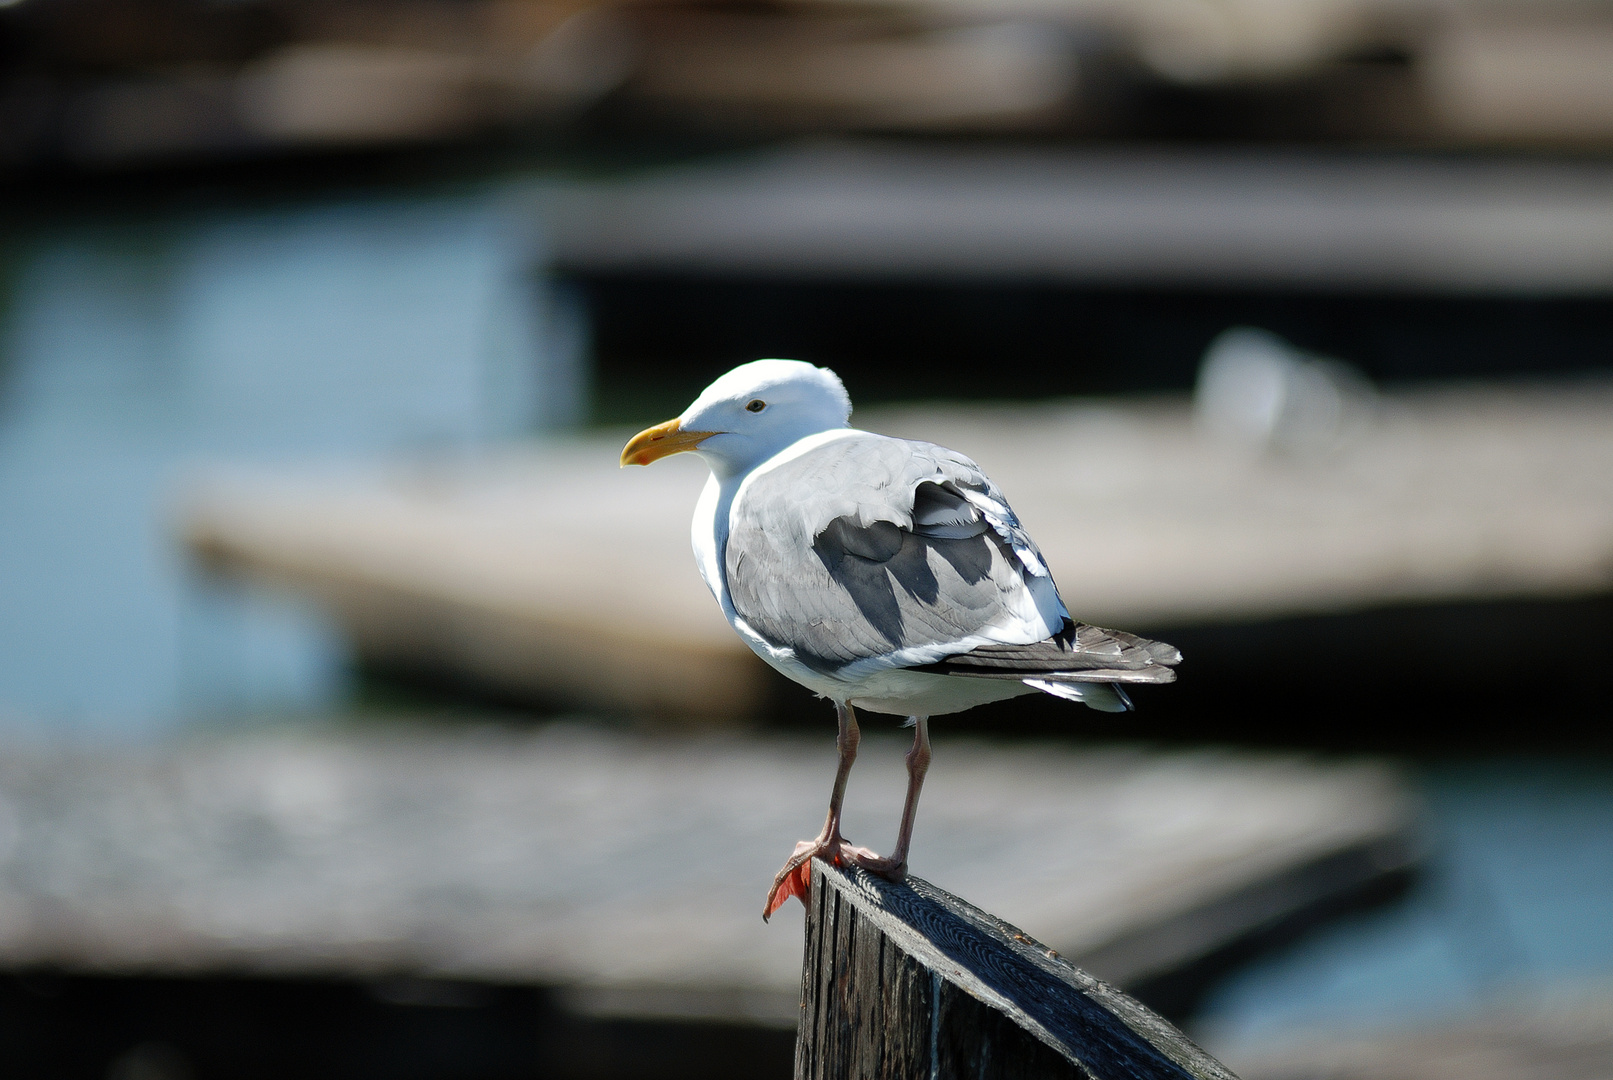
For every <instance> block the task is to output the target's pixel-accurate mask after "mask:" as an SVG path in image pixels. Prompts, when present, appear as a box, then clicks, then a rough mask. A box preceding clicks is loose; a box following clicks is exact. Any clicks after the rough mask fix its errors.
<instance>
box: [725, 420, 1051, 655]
mask: <svg viewBox="0 0 1613 1080" xmlns="http://www.w3.org/2000/svg"><path fill="white" fill-rule="evenodd" d="M982 504H985V506H986V507H987V508H986V509H984V510H983V509H982V508H981V505H982ZM1021 549H1026V550H1029V551H1030V552H1032V553H1034V557H1035V558H1036V559H1037V560H1040V557H1041V556H1040V552H1036V550H1035V546H1034V545H1033V544H1031V542H1030V538H1029V537H1028V536H1025V535H1024V531H1023V529H1021V528H1020V527H1019V522H1018V519H1017V518H1014V517H1013V513H1012V511H1011V510H1008V508H1007V502H1006V501H1005V500H1004V499H1003V498H1002V495H1001V494H1000V493H999V492H998V491H997V490H996V488H995V487H994V486H993V485H992V483H991V481H990V480H988V479H987V478H986V476H985V474H984V473H982V472H981V471H980V468H979V466H977V465H975V463H974V462H972V461H970V460H969V459H968V458H965V457H963V456H962V455H960V454H956V453H954V452H952V451H950V450H947V449H944V448H942V447H939V446H933V445H931V444H929V443H920V442H910V441H907V440H904V439H891V438H886V437H884V436H880V435H872V434H868V433H857V434H855V435H851V436H848V437H846V438H843V439H837V440H834V441H832V442H829V443H826V444H824V445H823V446H820V447H817V448H815V449H813V450H811V451H808V452H807V453H805V454H802V455H800V456H798V457H796V458H794V459H792V460H790V461H787V462H785V463H784V464H782V465H779V466H777V467H775V468H772V469H770V470H768V471H766V472H764V473H760V474H758V475H754V476H753V477H752V478H751V479H750V480H749V481H747V483H746V487H745V489H744V493H743V495H742V497H741V499H740V500H738V501H737V502H736V503H735V507H734V510H733V512H732V515H731V519H730V528H729V534H728V543H727V548H726V551H725V552H724V568H725V573H726V575H727V584H728V593H729V597H730V599H731V600H732V602H733V605H734V610H735V612H736V613H737V614H738V615H739V616H740V617H741V618H742V619H744V620H745V622H746V623H747V624H748V625H749V626H750V627H751V629H753V630H754V631H755V632H756V633H758V634H759V635H761V637H762V638H763V639H764V640H765V641H767V642H768V643H770V644H772V645H774V646H775V647H783V648H789V649H792V650H794V652H795V655H796V656H797V658H798V659H800V660H801V661H802V662H803V663H805V664H807V665H808V666H810V667H812V668H814V669H816V670H819V671H823V672H834V671H836V670H839V669H841V668H844V667H845V666H846V665H848V664H852V663H855V662H857V661H859V660H865V659H870V658H873V657H880V656H887V655H889V654H891V653H894V652H897V651H899V650H902V649H905V648H911V647H921V646H925V645H930V644H940V645H942V646H943V647H944V646H945V645H946V644H947V643H952V642H961V641H963V640H964V639H966V638H969V637H970V636H972V635H975V634H978V633H980V632H981V631H982V630H984V629H986V628H987V627H989V626H990V625H991V624H992V623H993V621H994V620H997V619H1000V618H1001V617H1002V615H1003V612H1004V610H1005V605H1004V598H1005V596H1007V595H1009V594H1010V593H1014V592H1016V591H1020V590H1023V589H1024V588H1025V581H1024V576H1023V574H1024V566H1023V562H1024V559H1023V556H1022V555H1021V554H1020V552H1021Z"/></svg>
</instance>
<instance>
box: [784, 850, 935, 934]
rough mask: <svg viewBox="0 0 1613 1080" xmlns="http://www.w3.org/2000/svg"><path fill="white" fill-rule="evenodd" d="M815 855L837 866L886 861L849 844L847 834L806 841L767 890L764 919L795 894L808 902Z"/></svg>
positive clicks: (862, 864) (787, 861) (802, 901)
mask: <svg viewBox="0 0 1613 1080" xmlns="http://www.w3.org/2000/svg"><path fill="white" fill-rule="evenodd" d="M815 858H822V859H824V860H826V861H828V862H830V863H833V864H834V865H836V866H839V865H841V863H842V862H851V863H854V864H855V865H857V866H865V865H866V864H867V863H869V862H874V863H879V862H882V861H885V860H881V859H880V857H879V856H878V855H875V854H874V853H873V852H872V851H869V850H868V849H867V848H861V847H857V846H855V845H854V844H848V843H847V842H846V840H845V838H844V837H840V836H827V837H826V836H820V837H818V838H817V839H816V840H802V841H801V842H800V843H798V844H796V845H795V853H794V854H792V855H791V856H790V857H789V859H787V860H786V861H785V863H784V868H783V869H782V870H780V871H779V872H778V874H776V875H775V876H774V878H773V887H772V888H771V889H768V890H767V903H766V904H764V905H763V907H762V921H763V922H766V921H767V920H769V919H771V918H772V917H773V913H774V912H775V911H777V910H778V909H779V908H781V907H783V906H784V902H785V901H786V900H788V899H789V898H790V897H792V896H793V897H795V898H797V899H798V900H800V901H801V903H802V904H803V905H804V904H806V902H807V891H808V889H810V888H811V886H812V860H813V859H815ZM904 869H905V867H904ZM896 880H901V879H900V878H898V879H896Z"/></svg>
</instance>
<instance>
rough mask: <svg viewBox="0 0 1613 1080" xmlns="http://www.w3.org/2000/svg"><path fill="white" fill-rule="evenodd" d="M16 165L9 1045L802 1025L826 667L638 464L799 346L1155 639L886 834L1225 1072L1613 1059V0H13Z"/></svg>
mask: <svg viewBox="0 0 1613 1080" xmlns="http://www.w3.org/2000/svg"><path fill="white" fill-rule="evenodd" d="M0 192H3V194H0V1069H3V1071H5V1072H6V1073H7V1074H10V1075H32V1076H62V1077H117V1078H123V1080H133V1078H139V1080H182V1078H199V1077H242V1078H247V1077H259V1076H262V1077H269V1076H283V1075H287V1074H297V1075H302V1076H309V1077H318V1076H327V1075H328V1076H333V1077H334V1076H342V1077H387V1078H391V1077H411V1078H413V1077H421V1078H427V1077H429V1078H439V1077H441V1078H450V1077H452V1078H461V1077H463V1078H490V1077H539V1076H543V1077H549V1076H556V1077H580V1076H589V1077H613V1076H634V1077H662V1076H665V1077H674V1076H677V1077H684V1076H687V1077H696V1076H700V1077H727V1076H733V1077H778V1076H785V1075H787V1074H788V1072H789V1070H790V1068H791V1062H792V1045H793V1037H794V1036H793V1026H792V1025H793V1019H794V1016H795V1010H796V1002H797V997H796V989H795V988H796V986H797V980H798V971H799V956H800V951H799V950H800V932H801V917H800V913H799V909H798V908H796V907H794V906H792V907H791V908H789V909H787V910H786V912H784V913H783V914H782V916H781V917H780V918H778V919H775V921H774V923H773V924H772V925H771V926H769V927H764V926H762V924H761V923H760V922H759V920H756V918H755V914H756V912H757V909H758V908H759V906H760V903H761V900H762V897H763V894H764V893H765V889H766V886H767V884H768V882H769V881H770V879H771V875H772V873H773V872H774V871H775V870H776V869H777V866H778V864H779V863H780V861H781V860H782V859H783V858H784V857H785V856H786V855H787V854H788V853H789V851H790V848H791V845H793V843H794V842H795V840H796V839H797V838H799V837H801V836H804V835H807V834H808V833H810V832H811V831H812V830H813V829H815V828H816V823H817V821H818V820H819V818H818V815H820V814H821V813H822V804H823V802H824V800H825V799H826V797H827V794H828V787H829V781H830V777H831V776H832V773H833V746H832V735H831V732H832V730H833V729H832V727H831V723H832V721H831V716H830V709H829V707H828V705H827V704H826V703H824V702H821V701H815V700H813V699H812V698H811V697H810V695H808V694H806V693H805V692H804V691H801V690H799V689H798V688H795V687H792V686H790V685H788V684H786V683H785V682H784V681H783V680H782V679H781V678H779V677H777V676H775V675H773V674H772V673H771V672H770V671H769V670H767V669H765V668H764V667H763V666H762V665H761V664H760V663H759V662H758V661H756V660H755V659H754V658H753V657H752V656H751V655H750V654H749V653H748V652H747V651H746V650H745V649H744V648H743V647H742V646H740V645H739V643H738V641H737V639H735V638H734V637H733V635H732V632H731V631H730V630H729V628H728V627H727V626H726V625H725V624H724V622H723V620H722V619H721V617H720V614H719V613H718V612H717V611H716V609H715V606H714V605H713V604H712V603H711V601H710V599H709V597H708V596H707V595H706V594H705V592H704V589H703V587H702V586H701V585H700V583H699V580H698V577H697V575H696V572H695V569H694V566H693V561H692V558H691V557H690V555H689V551H688V540H687V526H688V520H689V516H690V514H691V513H692V511H693V507H694V500H695V497H696V494H697V492H698V490H699V487H700V484H701V483H702V482H703V472H702V468H701V466H700V465H699V463H698V462H697V461H695V460H693V459H692V458H685V459H674V460H671V461H668V462H665V463H663V464H660V465H657V466H656V467H655V468H654V469H650V470H635V471H633V472H630V473H629V472H622V471H619V470H618V469H617V467H616V464H615V462H616V454H617V453H618V452H619V449H620V447H621V445H622V443H623V442H624V441H625V440H626V438H627V437H628V436H629V435H630V434H631V433H632V432H633V431H635V430H637V429H638V428H640V427H643V426H646V425H648V424H650V423H653V422H657V421H660V420H663V419H666V418H668V417H670V416H674V415H676V414H677V413H678V412H680V411H681V410H682V408H683V407H684V406H685V405H686V404H687V403H688V401H689V400H690V399H691V398H692V397H693V396H694V395H695V394H696V393H697V392H698V391H699V390H700V389H701V388H702V387H703V386H705V385H706V384H707V383H708V382H709V381H710V380H711V379H713V378H715V377H716V376H717V375H719V374H721V373H722V372H723V371H725V370H727V369H728V368H729V367H731V366H733V365H735V364H737V363H741V362H744V361H747V360H752V359H756V358H758V357H764V356H785V357H792V358H797V359H801V360H807V361H812V362H814V363H819V364H823V365H826V366H829V367H832V368H834V369H835V370H836V371H837V372H838V373H839V374H840V375H841V376H842V377H843V379H844V381H845V382H846V385H847V387H848V389H849V390H850V393H851V395H852V399H853V401H854V402H856V404H857V415H856V417H855V419H854V422H856V423H857V424H859V425H860V426H863V427H867V428H870V429H872V430H877V431H883V432H888V433H890V434H897V435H903V436H907V437H914V438H922V439H927V440H931V441H935V442H940V443H943V444H946V445H949V446H953V447H955V448H956V449H958V450H961V451H963V452H964V453H967V454H969V455H971V456H973V457H975V458H976V459H977V460H978V461H980V463H981V464H982V465H983V466H984V467H985V468H986V469H987V471H988V472H990V473H991V474H992V475H993V476H994V478H995V479H996V480H997V481H998V483H999V484H1000V486H1001V487H1002V488H1003V489H1004V490H1005V492H1006V493H1007V495H1008V496H1009V498H1010V499H1011V500H1012V501H1013V502H1014V505H1015V507H1016V509H1017V510H1018V511H1019V513H1020V516H1021V517H1022V518H1023V519H1024V521H1025V522H1026V524H1027V526H1028V527H1029V528H1030V530H1031V532H1032V533H1033V535H1035V536H1036V537H1037V539H1038V541H1039V543H1040V544H1041V545H1042V547H1043V548H1044V550H1045V551H1046V553H1047V555H1048V558H1049V561H1050V563H1051V565H1052V568H1053V570H1054V573H1055V576H1056V577H1057V579H1058V581H1059V583H1060V586H1061V589H1062V592H1063V594H1064V596H1065V598H1066V600H1067V602H1068V604H1069V606H1070V607H1071V609H1072V611H1073V612H1074V613H1075V614H1076V616H1077V617H1078V618H1082V619H1086V620H1089V621H1093V622H1098V623H1102V624H1108V625H1114V626H1118V627H1123V628H1125V629H1128V630H1133V631H1137V632H1141V633H1145V634H1148V635H1150V636H1154V637H1160V638H1164V639H1165V640H1169V641H1171V642H1173V643H1175V644H1177V645H1179V646H1180V647H1181V648H1182V650H1183V652H1184V654H1185V656H1186V660H1185V662H1184V664H1183V666H1182V668H1181V672H1180V674H1181V678H1180V682H1179V683H1178V684H1176V685H1174V686H1171V687H1167V688H1160V689H1155V688H1144V690H1146V691H1150V692H1147V693H1138V694H1137V695H1136V696H1137V704H1138V709H1137V711H1136V712H1134V713H1129V714H1124V715H1121V716H1109V715H1103V714H1098V713H1094V712H1090V711H1087V710H1079V709H1076V708H1074V707H1073V706H1069V705H1067V704H1065V703H1061V702H1056V701H1053V700H1051V699H1046V698H1036V699H1030V698H1027V699H1019V700H1016V701H1013V702H1008V703H1003V704H1000V705H997V706H992V707H988V708H984V709H980V710H975V711H973V712H970V713H965V714H961V715H959V716H955V717H946V718H942V719H941V720H939V721H938V722H937V724H936V725H935V741H936V751H935V753H936V757H935V765H934V768H933V771H932V773H931V777H930V786H929V788H928V790H927V796H926V799H925V808H924V815H923V818H922V820H921V821H920V824H919V829H918V835H917V837H916V841H915V849H914V855H913V864H912V865H913V870H914V872H915V873H917V874H918V875H920V876H923V877H926V878H929V879H931V880H933V881H935V882H936V883H937V884H938V885H941V886H942V887H944V888H948V889H951V890H952V891H955V892H957V893H959V894H960V895H962V896H964V897H965V898H966V899H968V900H970V901H972V902H974V903H976V904H979V905H980V906H982V907H985V908H987V909H989V910H991V911H993V912H994V913H996V914H998V915H1000V916H1002V917H1004V918H1006V919H1008V920H1010V921H1012V922H1015V923H1017V924H1018V925H1021V926H1022V927H1023V928H1024V929H1025V930H1026V931H1027V932H1028V933H1030V934H1032V935H1034V936H1035V937H1037V938H1040V939H1042V940H1044V941H1046V942H1047V943H1048V944H1049V945H1052V946H1054V947H1056V948H1058V949H1059V951H1060V952H1062V953H1063V954H1064V955H1066V956H1069V957H1071V958H1072V959H1074V960H1075V961H1076V962H1077V963H1079V964H1081V965H1082V966H1085V967H1087V968H1089V969H1090V970H1092V971H1093V972H1094V973H1096V974H1097V975H1099V976H1101V977H1103V978H1106V979H1109V980H1111V981H1114V982H1116V983H1117V984H1119V985H1121V986H1122V987H1124V988H1126V989H1128V990H1130V991H1132V992H1134V993H1136V994H1138V995H1139V996H1140V997H1142V998H1143V1000H1145V1001H1147V1002H1148V1003H1149V1004H1151V1005H1153V1006H1154V1007H1156V1008H1158V1009H1160V1010H1161V1011H1163V1012H1165V1013H1166V1015H1168V1016H1170V1017H1171V1018H1172V1019H1174V1020H1176V1021H1177V1022H1179V1023H1181V1024H1183V1025H1184V1026H1185V1027H1186V1028H1187V1030H1188V1031H1189V1032H1190V1033H1191V1034H1192V1035H1194V1037H1195V1038H1198V1039H1200V1040H1201V1041H1203V1042H1204V1043H1205V1045H1206V1046H1207V1047H1208V1048H1209V1049H1211V1051H1212V1052H1214V1053H1217V1054H1219V1055H1220V1056H1222V1057H1223V1058H1224V1060H1225V1061H1226V1062H1227V1064H1228V1065H1229V1066H1230V1067H1231V1068H1232V1069H1233V1070H1234V1071H1237V1072H1239V1073H1240V1074H1241V1075H1243V1076H1245V1077H1246V1078H1247V1080H1262V1078H1290V1077H1292V1078H1297V1077H1313V1078H1317V1077H1329V1078H1331V1077H1338V1078H1345V1077H1349V1078H1355V1077H1363V1078H1365V1077H1371V1078H1391V1077H1396V1078H1399V1077H1405V1078H1412V1077H1416V1078H1425V1077H1426V1078H1436V1077H1439V1078H1443V1077H1458V1076H1460V1077H1464V1078H1483V1077H1489V1076H1492V1075H1493V1076H1497V1077H1499V1076H1502V1075H1505V1076H1508V1077H1536V1076H1538V1077H1542V1078H1557V1077H1564V1078H1567V1077H1574V1078H1591V1077H1613V734H1610V730H1609V715H1610V710H1609V705H1608V701H1609V690H1610V688H1613V687H1610V682H1613V680H1610V671H1613V377H1610V376H1613V4H1609V3H1607V2H1605V0H1562V2H1557V0H1528V2H1525V0H1129V2H1127V3H1112V2H1109V0H995V2H993V3H980V2H975V0H868V2H864V0H789V2H764V0H724V2H721V3H717V2H699V0H659V2H624V3H589V2H587V0H320V2H318V3H311V2H304V0H0ZM887 719H889V721H890V722H887ZM865 731H866V732H868V740H867V743H866V744H865V746H866V749H865V751H864V755H863V760H862V761H861V763H860V764H859V767H858V769H857V771H856V774H855V776H854V779H853V782H852V792H851V797H850V798H851V801H850V804H849V805H850V810H849V815H850V816H849V824H848V828H849V830H850V832H851V835H852V836H853V837H854V838H855V839H856V840H857V841H858V842H860V843H865V844H871V845H872V846H874V847H876V848H879V847H881V846H882V845H883V844H886V843H888V842H889V840H888V839H887V838H886V834H887V833H890V834H893V833H894V828H895V823H896V818H897V814H898V809H899V805H900V803H899V799H900V792H901V782H902V781H901V764H900V755H901V753H902V750H903V738H902V736H901V734H900V733H899V732H898V731H897V729H896V722H895V721H894V719H892V718H879V717H869V718H867V719H866V722H865Z"/></svg>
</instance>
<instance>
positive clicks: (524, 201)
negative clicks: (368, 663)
mask: <svg viewBox="0 0 1613 1080" xmlns="http://www.w3.org/2000/svg"><path fill="white" fill-rule="evenodd" d="M537 198H538V195H537V194H535V193H533V192H531V191H523V190H521V189H518V188H512V187H510V186H508V185H504V186H496V185H486V186H481V187H475V188H468V189H465V190H461V191H457V192H453V193H447V194H443V193H437V194H433V195H415V196H406V197H400V196H389V197H373V198H350V199H343V200H327V201H324V202H315V203H302V204H297V205H282V206H277V207H237V208H234V209H229V210H219V211H211V212H207V213H191V214H183V213H169V214H162V215H149V216H146V217H138V218H131V219H128V220H122V221H116V222H106V221H101V222H96V223H93V224H68V225H63V226H61V227H59V228H55V229H45V230H43V231H39V232H36V233H34V234H33V235H30V236H27V237H18V238H13V242H12V243H11V244H10V245H9V253H8V257H7V264H6V265H5V266H4V267H3V270H4V273H3V274H0V282H4V284H5V288H4V295H3V296H0V615H3V617H0V731H3V730H7V729H10V730H13V731H15V730H19V729H22V730H29V731H33V732H38V733H50V734H66V735H74V734H84V735H108V734H113V733H117V734H132V735H139V734H142V733H148V732H154V731H160V730H164V729H166V728H168V727H171V726H172V725H174V724H177V723H183V722H185V721H187V720H188V719H191V718H194V717H197V716H201V715H221V714H230V713H245V712H252V711H259V710H286V709H293V710H295V709H318V708H321V707H324V706H326V705H328V704H329V703H331V702H333V701H335V700H337V699H339V698H340V696H341V694H342V692H343V679H344V677H345V676H344V673H345V671H346V657H345V655H344V649H343V646H342V644H341V641H340V639H339V637H338V636H337V635H336V634H335V633H334V632H333V631H332V628H331V627H330V626H328V625H327V624H325V623H324V622H323V621H322V619H321V617H320V616H319V615H318V613H317V612H314V611H312V610H308V609H306V608H303V607H300V606H298V605H297V604H296V603H294V602H292V601H289V600H281V599H275V598H272V597H267V596H264V595H260V594H257V593H240V592H235V591H232V590H230V589H228V588H226V587H223V586H220V585H217V584H215V583H211V582H208V581H205V580H203V579H201V578H199V577H197V576H196V575H195V574H193V573H192V572H191V571H190V570H189V569H188V568H187V566H186V563H185V560H184V558H183V553H182V551H181V550H180V548H179V546H178V545H177V544H176V542H175V537H174V529H173V508H174V506H175V504H176V502H177V500H178V499H180V498H181V497H182V496H183V492H184V490H185V480H186V477H187V475H191V474H193V473H194V471H195V470H196V469H197V468H198V467H200V466H204V465H208V464H216V463H221V462H223V463H248V464H264V463H281V462H291V461H309V460H318V459H320V458H327V457H329V458H338V457H340V458H345V459H351V458H353V457H354V456H365V455H379V454H387V453H396V452H407V451H414V450H420V449H424V448H429V449H445V448H453V449H461V450H462V449H465V448H474V447H476V446H480V445H484V444H487V443H489V442H495V441H498V440H502V439H508V438H512V437H515V436H519V435H523V434H526V433H528V432H532V431H535V430H539V429H542V428H544V427H548V426H553V425H555V424H564V423H568V422H571V421H572V420H574V419H575V418H576V417H577V416H578V414H579V411H580V401H579V394H580V386H581V381H580V380H581V375H582V365H581V350H582V345H583V343H582V341H581V338H580V336H579V331H580V325H581V324H580V322H579V321H578V319H577V318H576V316H575V313H574V312H573V311H572V310H571V309H570V308H569V307H568V305H567V304H566V300H565V295H564V293H562V292H560V291H558V290H557V289H555V288H553V287H552V286H550V285H549V283H548V282H547V281H546V279H545V278H544V275H543V265H544V260H543V245H542V238H541V235H540V234H539V232H538V230H537V228H536V225H537V223H538V221H539V215H538V213H537V203H536V200H537Z"/></svg>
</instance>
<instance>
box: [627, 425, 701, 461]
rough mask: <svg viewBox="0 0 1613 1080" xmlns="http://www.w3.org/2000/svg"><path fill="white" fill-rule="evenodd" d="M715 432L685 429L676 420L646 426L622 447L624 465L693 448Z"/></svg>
mask: <svg viewBox="0 0 1613 1080" xmlns="http://www.w3.org/2000/svg"><path fill="white" fill-rule="evenodd" d="M715 434H717V432H715V431H684V430H683V429H682V428H680V427H679V426H678V422H677V421H676V420H668V421H667V422H666V423H664V424H656V425H655V426H654V427H652V428H645V429H644V430H643V431H641V432H639V433H638V434H637V435H634V436H633V437H632V438H631V439H629V440H628V441H627V445H626V446H625V447H623V448H622V465H623V466H627V465H648V464H649V463H650V462H652V461H655V460H657V459H659V458H664V457H666V456H667V455H668V454H681V453H683V451H685V450H693V449H694V448H695V447H697V446H699V445H700V444H701V443H703V442H705V441H706V440H707V439H709V438H711V437H712V436H713V435H715Z"/></svg>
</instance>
